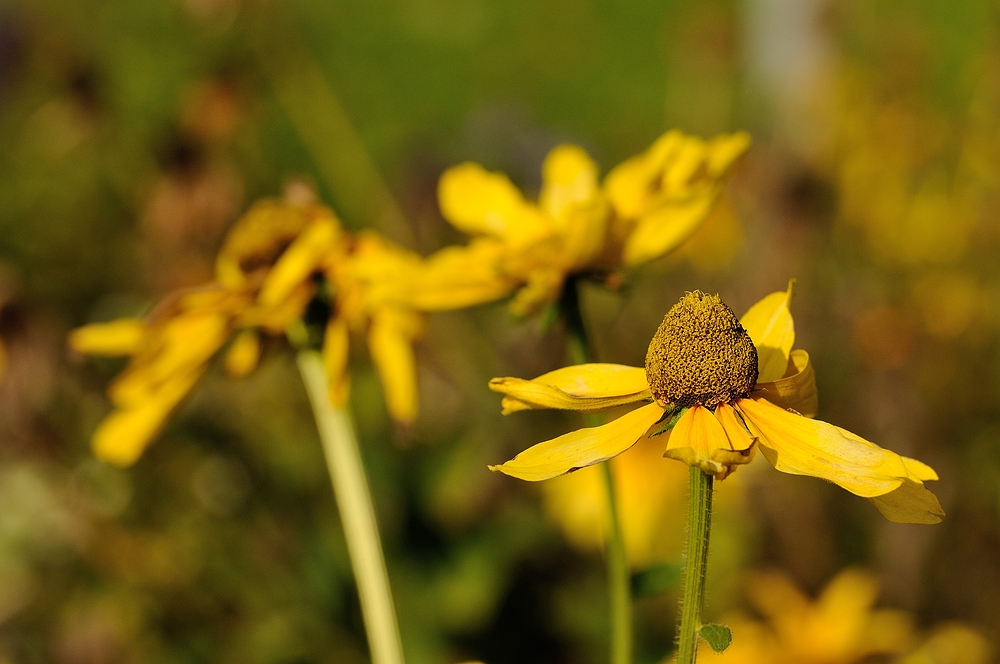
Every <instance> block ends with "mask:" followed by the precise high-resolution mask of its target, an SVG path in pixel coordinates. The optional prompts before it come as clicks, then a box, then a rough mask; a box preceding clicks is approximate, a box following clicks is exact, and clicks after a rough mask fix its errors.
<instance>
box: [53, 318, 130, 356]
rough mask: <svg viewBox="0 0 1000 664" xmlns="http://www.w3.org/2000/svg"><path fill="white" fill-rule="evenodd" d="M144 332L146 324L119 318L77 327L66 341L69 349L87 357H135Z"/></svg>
mask: <svg viewBox="0 0 1000 664" xmlns="http://www.w3.org/2000/svg"><path fill="white" fill-rule="evenodd" d="M146 331H147V329H146V324H145V323H144V322H143V321H142V320H140V319H138V318H119V319H118V320H113V321H111V322H108V323H93V324H91V325H84V326H83V327H78V328H76V329H75V330H73V331H72V332H70V335H69V340H68V341H69V346H70V348H72V349H73V350H75V351H76V352H78V353H85V354H87V355H110V356H113V357H116V356H120V355H135V354H136V353H138V352H139V349H140V348H141V347H142V342H143V339H144V338H145V335H146Z"/></svg>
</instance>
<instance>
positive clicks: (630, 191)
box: [604, 130, 684, 219]
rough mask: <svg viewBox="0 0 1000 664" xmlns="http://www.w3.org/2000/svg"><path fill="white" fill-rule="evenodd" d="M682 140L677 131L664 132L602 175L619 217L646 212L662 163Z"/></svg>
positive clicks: (628, 217)
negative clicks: (650, 143)
mask: <svg viewBox="0 0 1000 664" xmlns="http://www.w3.org/2000/svg"><path fill="white" fill-rule="evenodd" d="M683 140H684V134H682V133H681V132H679V131H677V130H671V131H668V132H667V133H665V134H663V135H662V136H660V137H659V138H658V139H656V141H655V142H654V143H653V145H651V146H650V147H649V149H648V150H646V151H645V152H643V153H641V154H638V155H636V156H634V157H631V158H629V159H627V160H625V161H623V162H622V163H621V164H619V165H617V166H615V167H614V168H612V169H611V171H610V172H609V173H608V174H607V176H606V177H605V178H604V190H605V192H606V193H607V196H608V199H609V200H610V201H611V204H612V206H613V207H614V208H615V212H616V213H617V214H618V216H619V217H623V218H626V219H631V218H635V217H638V216H639V215H641V214H642V213H643V212H644V211H646V206H647V205H648V202H649V199H650V197H651V195H652V193H651V192H653V190H654V189H655V188H654V183H655V182H656V181H657V180H658V179H659V176H660V172H661V169H662V168H663V164H664V162H665V161H666V160H667V159H669V158H670V155H671V154H673V152H674V151H675V150H676V149H677V147H678V146H679V145H680V143H681V142H683Z"/></svg>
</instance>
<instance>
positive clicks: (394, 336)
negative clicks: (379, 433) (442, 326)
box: [368, 309, 421, 424]
mask: <svg viewBox="0 0 1000 664" xmlns="http://www.w3.org/2000/svg"><path fill="white" fill-rule="evenodd" d="M420 327H421V320H420V318H419V316H417V315H415V314H412V313H409V312H403V311H396V310H392V309H387V310H383V311H380V312H378V313H377V314H376V315H375V316H374V318H373V319H372V325H371V330H370V331H369V332H368V350H369V352H370V353H371V356H372V362H374V363H375V368H376V369H377V370H378V374H379V378H381V380H382V391H383V392H384V393H385V403H386V409H387V410H388V411H389V415H391V416H392V418H393V419H394V420H396V421H397V422H400V423H402V424H409V423H411V422H413V420H415V419H416V417H417V366H416V360H415V359H414V356H413V345H412V344H413V339H414V337H416V336H417V334H418V333H419V330H420Z"/></svg>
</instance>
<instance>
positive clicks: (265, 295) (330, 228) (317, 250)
mask: <svg viewBox="0 0 1000 664" xmlns="http://www.w3.org/2000/svg"><path fill="white" fill-rule="evenodd" d="M338 232H339V229H338V227H337V225H336V223H335V222H334V220H333V219H320V220H317V221H315V222H313V223H312V224H311V225H310V226H309V227H307V228H306V229H305V230H304V231H303V232H302V234H301V235H299V236H298V237H297V238H295V240H294V241H293V242H292V244H291V245H289V247H288V248H287V249H286V250H285V251H284V253H282V254H281V257H280V258H278V260H277V261H276V262H275V264H274V267H272V268H271V269H270V270H269V271H268V273H267V277H265V278H264V283H263V285H262V286H261V290H260V295H259V296H258V298H257V300H258V302H259V303H260V304H261V305H262V306H265V307H273V306H275V305H278V304H280V303H281V302H282V301H284V300H285V299H286V298H288V296H289V294H290V293H291V292H292V291H293V290H295V288H296V287H298V286H299V285H300V284H301V283H302V282H303V281H305V280H306V279H308V278H309V276H310V275H311V274H312V273H313V272H315V271H316V270H317V268H318V267H319V265H320V262H321V261H322V258H323V256H324V255H325V254H326V253H327V252H328V251H329V250H330V248H331V246H332V244H333V242H334V241H335V240H336V238H337V234H338Z"/></svg>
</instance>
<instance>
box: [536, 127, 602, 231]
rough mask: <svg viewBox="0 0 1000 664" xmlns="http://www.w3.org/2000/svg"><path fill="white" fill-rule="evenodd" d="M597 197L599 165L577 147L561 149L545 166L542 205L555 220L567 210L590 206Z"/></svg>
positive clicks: (550, 155) (571, 146)
mask: <svg viewBox="0 0 1000 664" xmlns="http://www.w3.org/2000/svg"><path fill="white" fill-rule="evenodd" d="M596 194H597V164H595V163H594V160H593V159H591V158H590V156H589V155H588V154H587V152H586V151H585V150H584V149H583V148H581V147H579V146H577V145H559V146H556V147H555V148H553V149H552V151H551V152H549V154H548V156H546V157H545V162H544V163H543V164H542V190H541V191H540V192H539V194H538V203H539V206H540V207H541V208H542V210H543V211H544V212H545V213H546V214H548V215H549V216H550V217H552V218H553V219H556V220H558V219H560V218H562V217H563V214H564V213H565V212H566V210H567V208H569V207H570V206H573V205H578V204H580V203H586V202H587V201H589V200H590V199H592V198H593V197H594V196H595V195H596Z"/></svg>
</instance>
